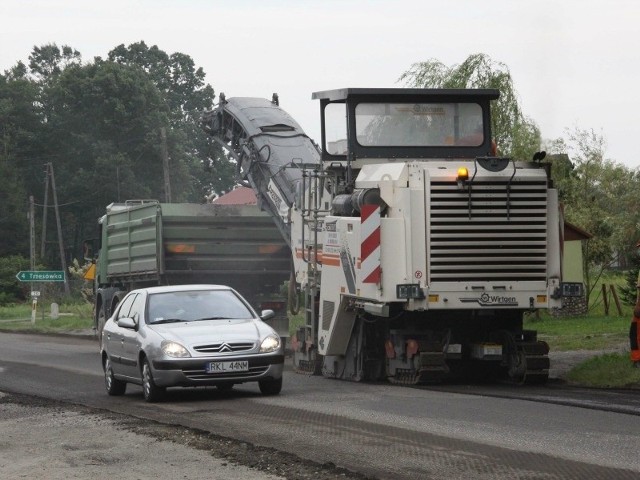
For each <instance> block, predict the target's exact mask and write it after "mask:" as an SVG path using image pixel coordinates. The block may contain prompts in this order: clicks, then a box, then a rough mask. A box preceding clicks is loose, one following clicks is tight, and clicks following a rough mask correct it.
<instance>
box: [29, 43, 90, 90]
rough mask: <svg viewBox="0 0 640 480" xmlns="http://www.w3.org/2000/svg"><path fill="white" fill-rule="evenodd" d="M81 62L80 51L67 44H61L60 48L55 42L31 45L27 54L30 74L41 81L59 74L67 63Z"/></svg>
mask: <svg viewBox="0 0 640 480" xmlns="http://www.w3.org/2000/svg"><path fill="white" fill-rule="evenodd" d="M81 62H82V56H81V55H80V52H78V51H77V50H74V49H73V48H71V47H69V46H68V45H63V46H62V49H60V48H59V47H58V46H57V45H56V44H55V43H50V44H47V45H43V46H42V47H33V51H32V52H31V55H29V68H30V70H31V74H32V75H33V76H34V77H35V78H36V79H37V80H39V81H42V82H46V81H48V80H49V79H50V78H52V77H54V76H55V75H58V74H60V73H61V72H62V71H63V70H64V69H65V68H66V67H68V66H69V65H79V64H80V63H81Z"/></svg>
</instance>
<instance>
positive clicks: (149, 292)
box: [132, 284, 231, 294]
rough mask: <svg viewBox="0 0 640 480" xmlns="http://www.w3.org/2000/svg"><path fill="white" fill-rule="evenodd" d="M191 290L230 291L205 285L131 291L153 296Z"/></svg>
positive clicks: (216, 286)
mask: <svg viewBox="0 0 640 480" xmlns="http://www.w3.org/2000/svg"><path fill="white" fill-rule="evenodd" d="M193 290H231V287H228V286H226V285H205V284H196V285H164V286H161V287H147V288H138V289H136V290H132V291H133V292H146V293H148V294H154V293H169V292H186V291H193Z"/></svg>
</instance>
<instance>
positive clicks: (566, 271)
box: [562, 240, 584, 282]
mask: <svg viewBox="0 0 640 480" xmlns="http://www.w3.org/2000/svg"><path fill="white" fill-rule="evenodd" d="M562 281H563V282H584V270H583V268H582V241H581V240H572V241H568V242H566V241H565V242H564V257H563V259H562Z"/></svg>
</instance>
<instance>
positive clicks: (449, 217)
mask: <svg viewBox="0 0 640 480" xmlns="http://www.w3.org/2000/svg"><path fill="white" fill-rule="evenodd" d="M427 207H428V208H427V211H428V214H427V215H428V216H429V218H427V224H428V225H430V228H429V229H428V230H429V236H428V243H427V249H428V258H429V267H430V268H429V275H430V278H429V281H430V282H458V281H474V280H476V281H491V282H496V281H497V282H500V281H545V280H546V275H547V271H546V270H547V258H546V251H547V182H546V179H541V180H535V179H526V180H525V179H518V178H517V177H516V178H514V179H513V180H512V181H511V182H510V183H509V182H507V181H501V180H495V179H475V180H474V181H473V183H472V184H471V185H467V188H462V189H461V188H459V186H458V184H457V183H456V182H455V181H432V182H431V184H430V189H429V193H428V198H427Z"/></svg>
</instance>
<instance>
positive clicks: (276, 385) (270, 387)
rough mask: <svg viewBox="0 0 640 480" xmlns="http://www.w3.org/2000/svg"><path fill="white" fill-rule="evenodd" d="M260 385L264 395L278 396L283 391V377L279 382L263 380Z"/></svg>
mask: <svg viewBox="0 0 640 480" xmlns="http://www.w3.org/2000/svg"><path fill="white" fill-rule="evenodd" d="M258 385H259V386H260V392H262V394H263V395H278V394H279V393H280V390H282V377H280V378H279V379H277V380H261V381H259V382H258Z"/></svg>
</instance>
